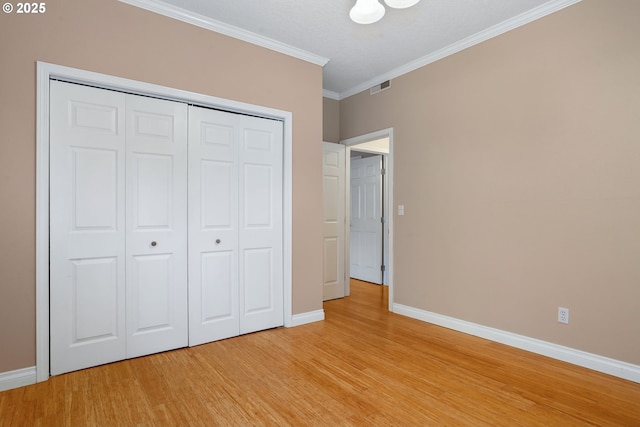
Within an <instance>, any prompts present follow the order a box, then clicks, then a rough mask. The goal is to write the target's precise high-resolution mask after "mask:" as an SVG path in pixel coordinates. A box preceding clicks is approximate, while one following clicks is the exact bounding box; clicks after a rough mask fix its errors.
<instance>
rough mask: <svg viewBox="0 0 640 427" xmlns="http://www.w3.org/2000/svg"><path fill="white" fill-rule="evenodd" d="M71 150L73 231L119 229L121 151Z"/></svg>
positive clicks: (76, 148) (75, 148)
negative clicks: (119, 157) (119, 160)
mask: <svg viewBox="0 0 640 427" xmlns="http://www.w3.org/2000/svg"><path fill="white" fill-rule="evenodd" d="M71 153H72V168H73V172H72V174H73V177H72V185H73V189H72V192H71V197H72V206H73V212H72V218H73V219H72V230H73V231H100V230H104V231H107V230H116V229H117V211H118V202H117V191H118V157H117V156H118V153H117V152H116V151H115V150H101V149H93V148H78V147H74V148H72V149H71Z"/></svg>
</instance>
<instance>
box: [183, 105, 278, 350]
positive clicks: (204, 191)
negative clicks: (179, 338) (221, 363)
mask: <svg viewBox="0 0 640 427" xmlns="http://www.w3.org/2000/svg"><path fill="white" fill-rule="evenodd" d="M282 138H283V135H282V123H281V122H278V121H274V120H268V119H261V118H256V117H249V116H243V115H240V114H233V113H227V112H221V111H216V110H210V109H205V108H199V107H190V110H189V254H190V255H189V345H197V344H201V343H204V342H210V341H215V340H218V339H223V338H228V337H232V336H236V335H239V334H242V333H248V332H254V331H257V330H263V329H268V328H272V327H276V326H281V325H282V324H283V323H284V313H283V294H282V293H283V280H284V277H283V264H282V263H283V258H282V251H283V236H282V232H283V229H282V191H283V190H282Z"/></svg>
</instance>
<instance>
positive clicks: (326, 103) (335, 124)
mask: <svg viewBox="0 0 640 427" xmlns="http://www.w3.org/2000/svg"><path fill="white" fill-rule="evenodd" d="M322 140H323V141H327V142H340V102H339V101H337V100H335V99H331V98H322Z"/></svg>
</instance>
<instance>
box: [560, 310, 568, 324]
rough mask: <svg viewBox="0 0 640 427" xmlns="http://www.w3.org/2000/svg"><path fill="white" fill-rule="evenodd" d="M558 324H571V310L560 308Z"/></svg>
mask: <svg viewBox="0 0 640 427" xmlns="http://www.w3.org/2000/svg"><path fill="white" fill-rule="evenodd" d="M558 322H560V323H567V324H568V323H569V309H568V308H564V307H558Z"/></svg>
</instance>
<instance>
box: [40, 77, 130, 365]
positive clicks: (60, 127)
mask: <svg viewBox="0 0 640 427" xmlns="http://www.w3.org/2000/svg"><path fill="white" fill-rule="evenodd" d="M50 111H51V114H50V123H51V133H50V141H51V142H50V186H51V187H50V233H51V234H50V242H51V243H50V244H51V247H50V298H51V299H50V313H51V319H50V333H51V350H50V351H51V373H52V374H53V375H56V374H61V373H64V372H69V371H72V370H77V369H83V368H86V367H89V366H95V365H100V364H103V363H108V362H112V361H115V360H120V359H123V358H124V357H125V353H126V347H125V346H126V332H125V322H124V319H125V218H124V204H125V129H124V123H125V120H124V118H125V95H124V94H121V93H117V92H110V91H104V90H99V89H94V88H90V87H86V86H79V85H73V84H68V83H61V82H57V81H52V82H51V108H50Z"/></svg>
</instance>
